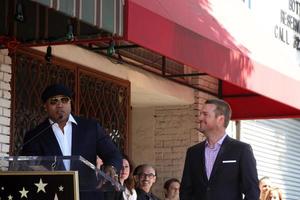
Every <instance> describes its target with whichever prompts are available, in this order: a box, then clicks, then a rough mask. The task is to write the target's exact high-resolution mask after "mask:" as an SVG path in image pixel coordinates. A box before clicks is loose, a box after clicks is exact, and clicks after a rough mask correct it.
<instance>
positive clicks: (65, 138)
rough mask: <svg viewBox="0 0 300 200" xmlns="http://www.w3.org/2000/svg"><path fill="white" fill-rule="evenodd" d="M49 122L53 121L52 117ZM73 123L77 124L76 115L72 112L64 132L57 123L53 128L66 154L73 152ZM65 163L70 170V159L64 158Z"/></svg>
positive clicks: (63, 152) (69, 154) (62, 150)
mask: <svg viewBox="0 0 300 200" xmlns="http://www.w3.org/2000/svg"><path fill="white" fill-rule="evenodd" d="M49 122H50V123H53V121H52V120H51V119H49ZM72 123H75V124H77V122H76V121H75V119H74V117H73V116H72V115H71V114H70V115H69V119H68V121H67V123H66V125H65V127H64V132H62V130H61V129H60V128H59V126H58V124H57V123H55V124H53V126H52V130H53V132H54V135H55V137H56V140H57V142H58V144H59V147H60V150H61V152H62V154H63V155H64V156H71V154H72ZM64 165H65V168H66V170H70V161H69V160H64Z"/></svg>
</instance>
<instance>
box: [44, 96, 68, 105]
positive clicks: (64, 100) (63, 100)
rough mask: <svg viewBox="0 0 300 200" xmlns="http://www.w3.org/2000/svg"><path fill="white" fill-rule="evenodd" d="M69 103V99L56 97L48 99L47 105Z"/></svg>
mask: <svg viewBox="0 0 300 200" xmlns="http://www.w3.org/2000/svg"><path fill="white" fill-rule="evenodd" d="M69 101H71V99H70V98H69V97H61V98H58V97H55V98H50V99H49V103H50V104H51V105H57V104H59V103H60V102H61V103H62V104H67V103H69Z"/></svg>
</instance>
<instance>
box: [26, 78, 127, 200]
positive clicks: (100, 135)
mask: <svg viewBox="0 0 300 200" xmlns="http://www.w3.org/2000/svg"><path fill="white" fill-rule="evenodd" d="M42 100H43V102H44V108H45V110H46V111H47V113H48V116H49V118H48V119H46V120H45V121H44V122H42V123H41V124H39V125H38V126H37V127H36V128H35V129H34V130H31V131H29V132H28V133H26V134H25V138H24V143H23V144H24V146H23V149H22V153H21V154H22V155H28V156H29V155H32V156H71V155H80V156H82V157H83V158H85V159H87V160H88V161H90V162H91V163H92V164H94V165H95V164H96V157H97V155H98V156H99V157H100V158H101V159H102V161H103V163H104V166H105V170H106V172H107V173H108V174H109V175H111V176H115V175H116V173H117V171H119V170H120V169H121V166H122V156H121V154H120V152H119V150H118V149H117V147H116V146H115V145H114V144H113V142H112V141H111V139H110V137H109V136H108V134H106V133H105V131H104V130H103V128H102V127H101V126H100V125H99V123H97V122H96V121H94V120H88V119H84V118H80V117H76V116H73V115H72V114H71V92H70V90H69V89H68V88H66V87H65V86H63V85H60V84H55V85H51V86H48V87H47V88H46V89H45V90H44V92H43V93H42ZM63 165H64V167H65V168H66V169H72V163H70V162H68V161H64V163H63ZM79 170H80V169H79ZM80 173H81V172H79V174H80ZM82 173H85V172H82ZM85 175H87V174H85ZM90 175H91V177H92V176H95V173H94V174H92V173H90ZM80 178H85V177H84V176H80ZM95 180H96V179H94V180H93V179H91V180H90V182H93V181H95ZM98 194H99V193H97V192H96V191H94V192H85V193H81V194H80V199H97V198H98V197H97V196H98ZM98 200H99V198H98Z"/></svg>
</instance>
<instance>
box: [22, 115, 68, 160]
mask: <svg viewBox="0 0 300 200" xmlns="http://www.w3.org/2000/svg"><path fill="white" fill-rule="evenodd" d="M62 118H63V115H60V116H59V117H58V119H57V120H55V121H53V122H52V123H50V124H49V125H48V126H46V127H45V128H43V129H42V130H41V131H39V132H38V133H37V134H36V135H35V136H33V137H32V138H30V139H29V140H27V141H26V142H25V143H23V144H22V145H21V146H20V148H19V150H18V152H17V156H19V154H20V151H22V150H23V148H24V146H26V145H28V144H29V143H31V142H32V141H33V140H35V139H36V138H38V137H39V136H40V135H42V134H43V133H44V132H45V131H46V130H48V128H50V127H52V126H53V125H54V124H55V123H57V122H58V121H60V120H61V119H62Z"/></svg>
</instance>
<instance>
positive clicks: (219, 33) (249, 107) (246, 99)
mask: <svg viewBox="0 0 300 200" xmlns="http://www.w3.org/2000/svg"><path fill="white" fill-rule="evenodd" d="M204 8H206V9H204ZM207 8H209V2H208V0H190V1H176V3H174V1H173V0H163V1H162V0H156V1H149V0H127V2H126V16H125V18H126V24H125V27H124V30H125V39H127V40H128V41H131V42H133V43H136V44H138V45H140V46H143V47H145V48H148V49H150V50H153V51H155V52H158V53H160V54H162V55H164V56H166V57H169V58H171V59H174V60H177V61H179V62H181V63H184V64H186V65H188V66H191V67H193V68H195V69H198V70H199V71H201V72H206V73H208V74H209V75H211V76H213V77H216V78H219V79H220V80H223V84H222V98H223V99H225V100H226V101H228V102H229V103H230V105H231V106H232V109H233V119H258V118H296V117H300V93H299V92H297V90H298V89H299V88H300V82H299V81H297V80H295V79H292V78H290V77H288V76H286V75H284V74H281V73H279V72H278V71H276V70H274V69H272V68H270V67H268V66H264V65H262V64H260V63H258V62H256V61H254V60H252V59H250V58H249V56H248V52H247V48H245V47H242V46H237V45H235V43H234V38H233V37H232V36H231V35H230V34H229V33H228V32H227V31H226V30H225V29H224V28H223V27H222V26H221V25H220V24H219V23H218V21H217V20H216V19H215V18H214V17H213V16H211V15H210V14H209V12H208V11H207Z"/></svg>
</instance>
